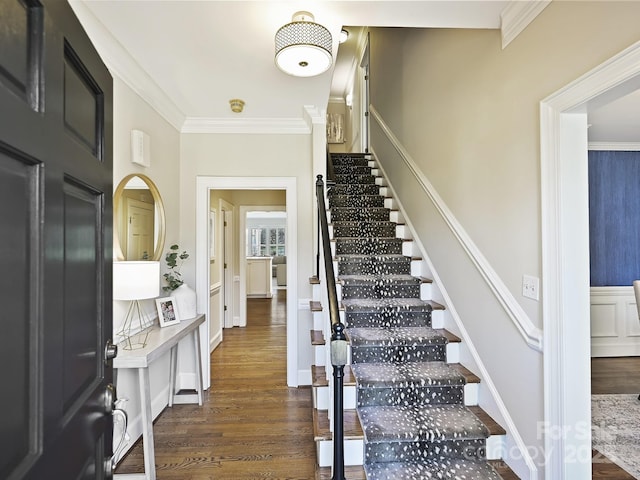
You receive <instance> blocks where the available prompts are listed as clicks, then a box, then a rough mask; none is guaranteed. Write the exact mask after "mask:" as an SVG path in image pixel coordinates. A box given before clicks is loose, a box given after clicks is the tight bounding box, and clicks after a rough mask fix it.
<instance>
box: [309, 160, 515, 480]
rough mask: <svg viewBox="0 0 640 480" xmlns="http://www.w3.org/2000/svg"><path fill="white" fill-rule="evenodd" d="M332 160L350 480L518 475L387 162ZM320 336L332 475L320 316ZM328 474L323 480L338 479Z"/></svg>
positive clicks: (317, 414) (318, 371)
mask: <svg viewBox="0 0 640 480" xmlns="http://www.w3.org/2000/svg"><path fill="white" fill-rule="evenodd" d="M332 160H333V164H334V169H335V173H336V185H335V186H334V187H333V188H332V189H331V190H330V192H329V194H328V199H329V210H330V222H331V225H330V231H331V234H332V240H333V241H332V243H333V246H332V251H333V254H334V264H335V265H336V267H337V269H336V272H337V277H338V298H339V299H341V309H342V313H341V315H343V322H344V324H345V326H346V332H347V337H348V340H349V345H350V359H351V365H348V366H347V367H345V448H346V453H345V464H346V465H353V467H347V470H346V473H347V478H354V479H355V478H358V479H360V478H366V479H367V480H391V479H393V480H400V479H416V480H417V479H430V478H434V479H435V478H451V479H457V478H460V479H482V480H494V479H496V480H499V479H507V478H508V479H513V478H517V477H515V475H513V474H512V472H510V471H509V470H508V468H507V467H506V466H505V465H504V464H501V462H493V465H492V464H491V463H490V462H489V461H488V460H487V451H490V452H494V453H493V454H491V455H489V456H490V457H496V456H498V457H499V455H500V454H501V451H502V448H501V446H502V442H503V438H504V434H505V432H504V430H503V429H501V427H500V426H499V425H497V424H496V423H495V422H493V420H492V419H491V418H489V416H488V415H487V414H486V413H484V412H483V411H482V410H481V409H480V408H479V407H477V406H474V405H473V404H475V403H477V382H479V379H478V377H476V376H475V375H473V374H472V373H471V372H470V371H469V370H467V369H466V368H464V367H463V366H462V365H460V364H458V363H455V362H456V361H457V346H458V344H459V343H460V339H459V338H458V337H456V336H455V335H453V334H451V333H450V332H448V331H446V330H444V329H442V328H435V327H438V325H437V323H438V320H437V313H438V312H442V310H443V309H444V307H443V306H442V305H439V304H437V303H435V302H433V301H431V300H429V298H430V297H431V290H430V289H431V282H430V281H429V280H428V279H426V278H422V277H420V275H419V273H420V270H421V259H419V258H415V257H412V254H413V251H412V245H411V242H410V240H408V239H407V237H408V236H409V235H408V232H406V231H405V227H404V226H403V225H402V219H401V218H400V214H399V213H398V212H397V211H392V207H393V200H392V199H390V198H386V194H387V191H386V190H387V189H386V188H385V187H384V186H381V183H382V182H383V180H382V179H381V178H380V177H378V176H377V175H376V173H377V171H376V170H375V169H374V168H373V167H374V166H375V164H374V163H373V162H372V161H371V160H370V159H369V158H368V156H366V155H356V154H332ZM314 295H315V294H314ZM312 310H314V311H316V312H321V311H322V306H321V304H320V303H319V302H317V301H316V302H312ZM319 317H320V318H322V319H323V320H321V322H324V323H327V320H326V317H323V316H322V315H319ZM311 338H312V343H313V344H314V345H315V346H314V348H316V355H315V363H316V365H315V366H314V368H313V376H314V387H313V388H314V404H315V411H314V424H315V435H316V437H315V438H316V442H317V450H318V463H319V466H321V467H322V466H325V465H327V462H329V465H330V459H329V460H327V458H328V457H327V455H328V454H327V452H330V451H331V447H330V445H331V433H330V431H331V428H330V424H329V423H330V422H329V420H328V419H329V418H330V416H331V415H330V412H329V404H330V399H329V396H330V392H331V388H330V382H329V381H328V378H329V377H330V374H331V371H330V370H331V365H330V361H328V360H327V358H326V351H327V349H328V348H327V347H326V346H325V345H324V344H325V341H324V339H325V338H328V331H327V329H326V326H324V325H320V324H319V323H318V321H317V320H314V331H312V332H311ZM325 365H327V367H326V368H325ZM323 424H324V425H323ZM495 452H497V454H496V453H495ZM360 465H362V466H360ZM494 465H495V466H496V467H498V470H500V472H501V473H498V470H496V468H494ZM319 472H320V473H319V475H318V477H317V478H330V476H327V471H326V470H324V471H323V470H322V469H320V470H319Z"/></svg>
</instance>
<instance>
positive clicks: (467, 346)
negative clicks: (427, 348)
mask: <svg viewBox="0 0 640 480" xmlns="http://www.w3.org/2000/svg"><path fill="white" fill-rule="evenodd" d="M370 156H371V161H370V162H369V164H370V165H371V166H372V167H373V168H375V169H376V170H377V172H378V175H379V176H380V178H381V180H380V181H379V182H378V181H377V182H376V183H378V184H379V185H382V186H383V187H384V188H386V189H388V194H387V196H388V197H390V198H392V199H393V204H394V206H395V208H397V209H398V210H399V211H400V212H401V215H402V218H403V219H404V222H405V226H406V231H407V232H408V233H407V234H408V235H410V236H411V238H412V242H411V246H412V249H413V250H412V252H411V254H412V255H416V256H420V257H421V258H422V261H421V267H420V268H421V275H422V276H425V277H428V278H431V279H432V280H433V285H432V290H431V294H432V299H433V300H434V301H436V302H438V303H441V304H442V305H444V307H445V309H444V310H443V311H441V312H440V314H441V317H440V319H438V320H436V322H437V323H436V324H438V325H439V326H441V327H442V328H445V329H447V330H448V331H450V332H452V333H454V334H455V335H457V336H459V337H460V338H461V339H462V342H461V343H460V345H459V356H460V357H459V361H460V363H463V364H464V365H465V366H466V367H467V368H469V369H470V370H472V371H473V372H474V373H476V374H477V375H478V377H480V384H479V385H478V404H479V406H480V407H481V408H482V409H483V410H485V411H486V412H487V413H489V415H491V417H492V418H493V419H495V420H496V421H497V422H498V423H499V424H500V425H502V426H503V427H504V428H505V430H506V432H507V434H506V435H505V436H504V442H501V443H499V444H491V445H490V444H489V443H488V444H487V453H488V454H489V453H491V457H488V458H502V459H504V461H505V463H507V464H508V465H509V466H510V467H512V468H513V469H514V470H516V471H522V470H523V469H527V470H529V471H530V472H531V473H532V476H531V479H532V480H533V479H534V478H537V476H536V475H535V473H533V472H535V467H534V466H533V465H534V464H533V459H532V458H531V455H530V452H529V451H528V449H527V446H526V445H525V443H524V440H523V439H522V437H521V435H520V433H519V432H518V429H517V427H516V425H515V422H514V421H513V419H512V417H511V415H510V414H509V411H508V409H507V407H506V405H505V403H504V402H503V400H502V398H501V396H500V393H499V392H498V389H497V388H496V386H495V383H494V382H493V381H492V380H491V376H490V375H489V372H488V370H487V368H486V367H485V366H484V364H483V362H482V359H481V358H480V355H479V353H478V351H477V349H476V348H475V346H474V343H473V341H472V339H471V337H470V335H469V334H468V332H467V329H466V328H465V326H464V322H463V321H462V319H461V317H460V316H459V315H458V313H457V311H456V309H455V306H454V305H453V302H452V301H451V298H450V297H449V296H448V295H447V292H446V289H445V287H444V285H443V283H442V281H441V280H440V277H439V275H438V273H437V271H436V269H435V267H434V266H433V263H432V261H431V260H430V258H429V255H428V254H427V251H426V249H425V248H424V246H423V244H422V242H421V241H420V238H419V236H418V235H417V232H416V230H415V229H414V227H413V225H412V223H411V220H410V218H409V217H408V215H407V214H406V209H405V208H404V207H403V205H402V203H401V201H400V200H399V196H398V195H397V194H396V193H395V191H394V189H393V186H392V185H391V184H390V183H389V181H388V180H387V178H388V177H387V175H386V172H385V170H384V167H383V166H382V165H381V163H380V162H379V161H378V160H377V159H376V154H375V151H374V150H373V149H372V151H371V153H370ZM440 322H442V323H441V324H440ZM491 449H493V451H492V452H490V450H491ZM498 450H499V452H498ZM498 454H499V455H500V456H499V457H496V456H495V455H498ZM514 458H515V459H516V461H519V462H522V463H523V464H524V465H517V466H516V465H513V461H514ZM523 467H524V468H523Z"/></svg>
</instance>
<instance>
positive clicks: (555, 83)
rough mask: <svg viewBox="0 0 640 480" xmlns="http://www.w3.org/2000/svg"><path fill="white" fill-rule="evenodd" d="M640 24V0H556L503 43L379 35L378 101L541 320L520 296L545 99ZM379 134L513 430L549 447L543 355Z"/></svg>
mask: <svg viewBox="0 0 640 480" xmlns="http://www.w3.org/2000/svg"><path fill="white" fill-rule="evenodd" d="M638 18H640V3H639V2H552V3H551V4H550V5H549V6H548V7H547V8H546V9H545V10H544V11H543V12H542V13H541V14H540V16H539V17H538V18H537V19H536V20H535V21H534V22H533V23H532V24H531V25H530V26H529V27H528V28H527V29H526V30H525V31H524V32H523V33H522V34H521V35H520V36H519V37H518V38H516V39H515V40H514V41H513V42H512V43H511V44H509V45H508V46H507V47H506V48H505V49H504V50H503V49H502V48H501V39H500V33H499V32H498V31H493V30H464V31H463V30H448V29H442V30H436V29H432V30H420V29H374V30H372V37H371V38H372V40H371V41H372V48H371V52H372V55H371V66H372V71H371V103H372V105H373V106H374V108H375V109H376V110H377V111H378V112H379V114H380V116H381V117H382V119H383V121H384V123H385V124H386V125H387V126H388V127H389V129H390V130H391V131H392V133H393V135H395V136H396V137H397V138H398V140H399V142H400V143H401V145H402V146H403V147H404V148H405V149H406V151H407V152H408V154H409V155H410V156H411V158H412V159H413V161H415V163H416V164H417V167H418V169H419V171H420V172H421V173H422V174H423V175H424V176H425V177H426V178H427V179H428V181H429V182H430V183H431V184H432V185H433V187H434V189H435V191H436V192H437V193H438V194H439V195H440V197H441V198H442V200H443V203H444V205H445V206H446V207H448V209H450V211H451V212H452V214H453V216H454V218H455V219H456V220H457V221H458V222H459V223H460V225H461V227H462V228H463V229H464V231H466V233H467V234H468V235H469V237H470V238H471V241H472V242H473V244H474V245H475V246H476V247H477V248H478V249H479V251H480V253H481V255H483V256H484V257H485V258H486V259H487V261H488V262H489V264H490V267H491V268H492V269H493V270H495V272H496V274H497V276H498V277H499V279H500V281H501V282H502V283H503V284H504V285H505V286H506V288H507V289H508V291H509V292H511V294H512V295H513V298H515V300H516V301H517V302H518V303H519V305H520V306H521V307H522V309H523V310H524V312H525V313H526V314H527V316H528V317H529V318H530V320H531V322H532V323H533V324H534V325H536V326H538V327H539V328H542V327H543V326H544V325H543V323H544V321H543V318H542V308H541V305H542V304H541V303H540V302H536V301H534V300H530V299H527V298H524V297H523V296H522V295H521V291H522V285H521V282H522V276H523V275H524V274H527V275H533V276H536V277H541V255H542V253H541V249H542V246H541V212H540V208H541V207H540V203H541V198H540V146H539V144H540V129H539V124H540V118H539V102H540V101H541V100H542V99H544V98H545V97H547V96H548V95H550V94H552V93H553V92H555V91H557V90H558V89H560V88H561V87H563V86H564V85H566V84H568V83H570V82H571V81H573V80H574V79H576V78H578V77H580V76H581V75H583V74H584V73H586V72H587V71H589V70H590V69H592V68H594V67H596V66H597V65H599V64H601V63H602V62H603V61H605V60H606V59H608V58H610V57H612V56H613V55H615V54H616V53H618V52H620V51H621V50H623V49H624V48H626V47H628V46H629V45H631V44H633V43H635V42H637V41H638V40H640V30H638V27H637V19H638ZM374 135H375V138H374V139H373V141H372V145H373V147H374V151H375V152H376V153H377V154H380V153H384V154H385V155H386V157H387V158H386V159H384V158H381V160H382V162H383V166H384V168H385V170H386V171H387V173H391V175H390V176H392V179H391V180H392V184H393V186H394V188H395V189H396V192H397V193H398V195H399V197H400V201H401V202H402V204H403V206H404V207H405V209H406V210H407V214H408V216H409V219H410V220H411V222H412V223H413V224H414V226H415V227H416V229H417V230H418V235H419V237H420V240H421V242H422V243H423V244H424V246H425V249H426V250H427V253H428V254H429V256H430V258H431V260H432V261H433V263H434V266H435V269H436V270H437V271H438V273H439V275H440V277H441V280H442V282H443V285H444V287H445V289H446V290H447V292H448V294H449V296H450V297H451V299H452V302H453V304H454V305H455V309H456V311H457V313H458V314H459V316H460V317H461V319H462V321H463V322H464V324H465V326H466V328H467V329H468V332H469V334H470V335H471V337H472V339H473V341H474V344H475V346H476V348H477V349H478V351H479V354H480V357H481V358H482V360H483V362H484V365H485V367H486V368H487V370H488V373H489V375H490V377H491V379H492V380H493V383H494V384H495V387H496V389H497V392H498V394H499V395H500V396H501V399H502V401H504V403H505V404H506V407H507V409H508V410H509V412H510V414H511V416H512V418H513V420H514V422H515V426H516V428H517V429H518V431H519V432H520V434H521V435H522V437H523V439H524V442H525V444H526V445H530V446H532V447H536V448H538V449H539V448H542V439H541V438H539V435H538V432H537V422H538V421H539V420H542V419H543V415H544V413H543V412H544V407H543V377H542V359H543V357H542V355H541V354H539V353H538V352H535V351H534V350H532V349H531V348H529V347H528V346H527V345H526V343H524V341H523V340H522V338H521V337H520V336H519V334H518V332H517V331H516V330H515V328H514V326H513V324H512V322H511V320H510V319H509V318H507V316H506V315H505V313H504V311H503V308H502V307H501V306H500V305H498V304H497V302H496V298H495V296H494V295H493V293H492V292H491V291H489V289H488V288H487V285H486V284H485V280H484V279H483V278H481V276H480V275H479V274H478V272H477V271H476V270H475V269H474V268H472V267H471V266H470V262H469V259H468V258H467V253H466V252H463V251H462V250H461V248H460V246H459V245H458V240H457V239H456V238H454V237H453V236H452V235H451V232H449V231H448V230H447V228H442V229H439V228H440V225H439V224H438V223H437V222H438V221H440V220H438V219H437V218H436V217H437V216H438V215H436V214H434V215H433V218H431V217H430V215H431V214H430V213H429V208H427V205H426V200H425V195H424V192H423V191H422V190H421V188H420V187H418V186H417V185H416V184H415V183H412V182H413V181H414V180H412V179H411V177H410V175H405V174H403V173H401V172H400V170H401V168H402V165H400V162H399V159H398V158H397V153H395V152H394V150H393V149H392V148H389V146H388V145H387V144H386V140H384V138H383V137H384V135H383V133H382V129H380V128H377V129H376V130H375V132H374ZM385 161H386V162H387V163H386V164H385ZM541 301H544V299H541ZM585 328H588V319H585ZM481 401H482V399H481ZM537 451H538V453H540V450H537ZM535 461H536V462H537V463H538V464H541V463H542V459H541V458H539V457H538V458H536V459H535Z"/></svg>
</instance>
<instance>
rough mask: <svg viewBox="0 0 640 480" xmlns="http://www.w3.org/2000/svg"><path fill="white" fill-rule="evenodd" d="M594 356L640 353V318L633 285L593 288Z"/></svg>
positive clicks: (638, 354) (592, 331)
mask: <svg viewBox="0 0 640 480" xmlns="http://www.w3.org/2000/svg"><path fill="white" fill-rule="evenodd" d="M591 356H592V357H624V356H640V321H639V320H638V310H637V308H636V299H635V296H634V294H633V288H632V287H591Z"/></svg>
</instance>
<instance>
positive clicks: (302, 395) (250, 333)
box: [116, 290, 315, 480]
mask: <svg viewBox="0 0 640 480" xmlns="http://www.w3.org/2000/svg"><path fill="white" fill-rule="evenodd" d="M277 292H278V293H277V296H276V297H274V299H273V300H267V299H250V300H249V301H248V302H247V323H248V325H247V328H233V329H227V330H225V331H224V341H223V342H222V344H221V345H220V346H219V347H217V348H216V349H215V350H214V352H213V353H212V355H211V388H210V389H209V391H208V392H207V393H206V394H205V402H204V406H203V407H198V406H197V405H195V406H192V405H177V406H174V407H172V408H167V409H165V411H164V412H163V413H162V414H161V415H160V417H159V418H158V420H157V421H156V423H155V426H154V433H155V448H156V464H157V475H158V480H210V479H216V480H222V479H224V480H234V479H238V480H240V479H274V480H277V479H291V480H296V479H299V480H309V479H313V478H315V446H314V443H313V425H312V420H311V416H312V404H311V389H310V388H288V387H287V382H286V379H287V371H286V360H287V359H286V356H287V355H286V291H285V290H278V291H277ZM142 465H143V460H142V449H141V446H140V445H136V446H135V447H134V448H133V449H132V451H131V452H130V453H129V454H128V455H127V457H126V458H125V459H124V460H123V461H122V462H121V464H120V465H119V466H118V469H117V472H116V473H130V472H136V471H141V470H142Z"/></svg>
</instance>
